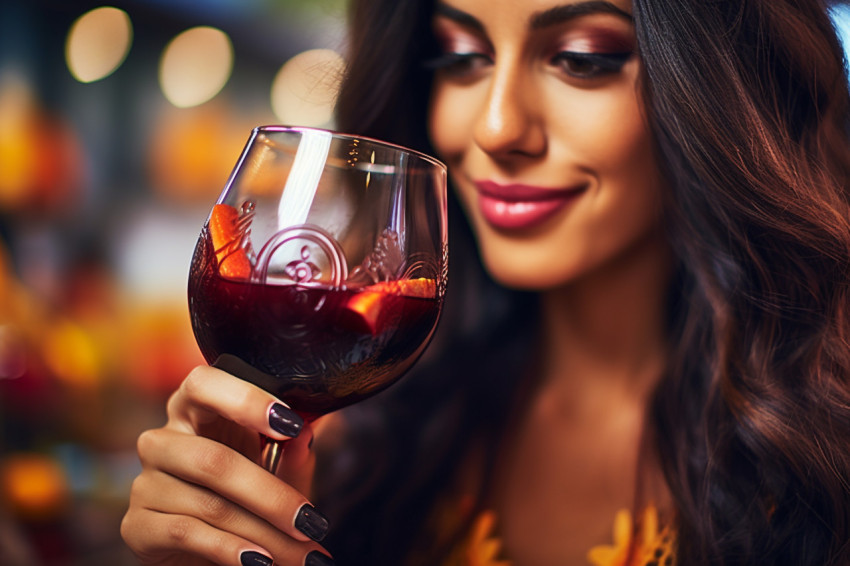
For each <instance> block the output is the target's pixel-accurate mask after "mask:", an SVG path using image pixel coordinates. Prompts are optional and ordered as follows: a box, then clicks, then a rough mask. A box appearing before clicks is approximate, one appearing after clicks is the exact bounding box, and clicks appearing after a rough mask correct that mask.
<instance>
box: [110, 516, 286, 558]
mask: <svg viewBox="0 0 850 566" xmlns="http://www.w3.org/2000/svg"><path fill="white" fill-rule="evenodd" d="M121 536H122V537H123V538H124V542H126V543H127V546H129V547H130V549H131V550H132V551H133V552H134V553H135V554H136V556H138V557H139V559H140V560H141V562H142V563H145V564H151V563H161V562H164V561H165V560H166V559H168V558H170V557H172V556H174V557H175V558H176V557H177V556H178V555H186V554H190V555H193V556H195V557H199V558H202V559H204V560H208V561H210V562H213V563H216V564H221V565H222V566H234V565H236V564H239V563H240V562H241V560H240V558H241V556H242V554H243V553H256V554H258V555H260V556H271V554H272V553H271V552H269V551H267V550H265V549H263V548H261V547H259V546H257V545H256V544H253V543H252V542H251V541H249V540H246V539H243V538H241V537H239V536H236V535H233V534H231V533H227V532H222V531H220V530H218V529H216V528H215V527H213V526H211V525H208V524H207V523H205V522H203V521H201V520H200V519H198V518H196V517H191V516H188V515H168V514H164V513H159V512H156V511H151V510H149V509H138V508H133V507H132V506H131V508H130V510H129V511H128V512H127V514H126V515H125V516H124V520H123V521H122V522H121ZM248 555H249V556H250V554H248ZM190 563H191V562H190Z"/></svg>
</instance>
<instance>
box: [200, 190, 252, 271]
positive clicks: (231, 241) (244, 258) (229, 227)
mask: <svg viewBox="0 0 850 566" xmlns="http://www.w3.org/2000/svg"><path fill="white" fill-rule="evenodd" d="M238 222H239V212H238V211H237V210H236V209H235V208H234V207H232V206H230V205H229V204H217V205H215V206H214V207H213V209H212V213H211V214H210V223H209V230H210V237H211V238H212V244H213V249H214V250H215V257H216V259H217V260H218V272H219V273H220V274H221V275H222V276H223V277H227V278H230V279H248V277H250V276H251V262H250V261H249V260H248V254H247V253H246V252H245V248H243V247H242V246H241V245H240V243H241V239H242V233H241V232H240V231H239V227H238Z"/></svg>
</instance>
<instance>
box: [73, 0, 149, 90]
mask: <svg viewBox="0 0 850 566" xmlns="http://www.w3.org/2000/svg"><path fill="white" fill-rule="evenodd" d="M132 40H133V26H132V24H131V22H130V16H128V15H127V13H126V12H124V11H123V10H119V9H118V8H113V7H111V6H104V7H102V8H95V9H94V10H90V11H89V12H86V13H85V14H83V15H82V16H80V17H79V18H78V19H77V20H76V21H75V22H74V24H73V25H72V26H71V29H70V30H69V31H68V37H67V41H66V43H65V60H66V62H67V64H68V69H69V70H70V71H71V74H72V75H73V76H74V78H75V79H77V80H78V81H80V82H83V83H90V82H93V81H97V80H100V79H102V78H104V77H108V76H109V75H111V74H112V73H113V72H114V71H115V70H116V69H117V68H118V67H120V66H121V63H123V62H124V59H125V58H126V57H127V54H128V53H129V52H130V45H131V43H132Z"/></svg>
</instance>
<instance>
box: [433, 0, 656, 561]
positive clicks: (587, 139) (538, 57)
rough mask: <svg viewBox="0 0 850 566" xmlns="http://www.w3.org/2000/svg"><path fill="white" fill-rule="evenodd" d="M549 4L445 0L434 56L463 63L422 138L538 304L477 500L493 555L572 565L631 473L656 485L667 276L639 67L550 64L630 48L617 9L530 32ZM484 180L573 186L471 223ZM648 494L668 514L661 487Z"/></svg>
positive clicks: (479, 229)
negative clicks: (518, 403)
mask: <svg viewBox="0 0 850 566" xmlns="http://www.w3.org/2000/svg"><path fill="white" fill-rule="evenodd" d="M566 4H575V3H570V2H567V3H566ZM559 5H561V6H563V5H565V4H559V3H556V2H553V1H552V0H534V1H525V2H515V1H511V0H449V1H448V2H447V3H445V4H444V6H447V7H448V8H442V9H440V10H439V11H438V15H437V16H436V17H435V19H434V29H435V31H436V34H437V37H438V38H439V39H440V43H441V47H442V49H443V51H444V52H447V53H466V54H470V53H473V54H475V56H468V57H466V58H465V63H464V64H463V65H453V66H448V67H444V68H442V69H440V70H439V71H438V73H437V77H436V84H435V87H434V94H433V98H432V107H431V114H430V116H431V118H430V123H429V129H430V136H431V140H432V143H433V144H434V146H435V148H436V150H437V153H438V154H439V155H440V156H441V157H442V158H443V159H444V160H445V161H446V163H447V165H448V167H449V172H450V175H451V176H452V181H453V184H454V186H455V188H456V190H457V191H458V193H459V196H460V199H461V201H462V203H463V206H464V208H465V211H466V213H467V215H468V217H469V218H470V220H471V222H472V225H473V228H474V231H475V234H476V238H477V242H478V247H479V250H480V253H481V255H482V257H483V260H484V264H485V267H486V268H487V269H488V270H489V272H490V273H491V275H492V276H493V277H494V278H495V279H496V280H498V281H500V282H502V283H503V284H505V285H508V286H513V287H518V288H524V289H533V290H538V291H540V292H541V295H542V301H543V309H542V312H543V324H544V328H545V332H544V336H545V337H546V338H545V342H544V343H543V344H541V350H540V356H541V358H540V359H541V361H542V364H541V365H542V371H543V375H542V376H541V381H540V383H541V385H540V388H539V389H538V390H537V391H536V393H535V395H534V397H533V398H532V400H531V403H530V405H529V407H528V408H527V409H526V410H525V412H524V413H523V414H522V416H521V419H520V420H519V421H518V425H517V427H516V428H515V429H514V435H513V438H511V439H508V440H507V441H506V442H505V443H504V448H503V454H502V457H501V460H500V462H501V465H500V468H499V470H497V482H496V488H495V490H494V494H493V496H492V498H491V499H492V501H491V505H492V506H493V507H494V508H495V509H496V510H497V511H498V514H499V516H500V520H501V524H500V533H501V534H502V536H503V537H504V544H505V548H506V551H507V555H508V556H510V557H511V559H513V560H514V561H515V562H516V563H517V564H522V565H523V566H533V565H537V564H540V565H545V564H582V563H585V555H586V553H587V551H588V549H589V548H590V547H591V546H592V545H593V544H604V543H610V536H611V534H610V533H611V525H612V520H613V517H614V515H615V513H616V511H617V510H618V509H621V508H631V507H632V506H633V504H634V502H635V497H636V488H637V485H636V473H637V472H636V471H637V469H638V466H639V463H640V464H641V465H643V466H644V467H645V469H646V472H648V474H649V477H650V481H648V482H647V485H656V486H657V485H661V484H662V482H660V481H657V482H654V481H652V480H653V479H659V478H660V475H659V473H658V470H657V468H655V466H654V462H652V461H651V459H650V460H646V459H644V460H640V450H639V446H640V445H641V440H642V439H641V431H642V429H643V425H644V411H645V407H646V403H647V399H648V395H649V392H650V390H651V389H652V386H653V385H654V384H655V383H656V382H657V380H658V378H659V376H660V373H661V370H662V368H663V363H664V354H665V344H664V342H665V340H664V326H663V313H664V307H663V304H664V292H665V289H666V285H667V283H668V281H669V276H670V266H671V255H670V250H669V246H668V245H667V243H666V241H665V240H664V238H663V235H662V230H661V217H660V210H661V197H662V194H663V189H664V187H663V183H662V181H661V176H660V173H659V169H658V166H657V159H656V156H655V155H654V154H653V149H652V148H653V144H652V141H651V137H650V133H649V128H648V125H647V123H646V120H645V115H644V111H643V103H642V100H641V97H640V94H639V87H638V77H639V74H640V60H639V58H638V57H637V55H632V56H631V57H629V58H628V59H627V60H626V62H625V63H624V64H623V65H622V67H621V68H617V69H615V70H612V71H611V72H607V73H605V72H602V73H600V72H598V69H596V70H595V71H594V70H593V69H592V68H588V67H587V66H582V65H578V64H576V62H575V61H570V60H569V58H567V59H566V60H564V58H558V57H557V54H558V53H561V52H563V51H577V52H583V53H586V52H591V53H594V52H602V53H608V52H612V51H622V50H623V49H624V48H626V49H628V50H629V51H632V50H634V27H633V24H632V21H631V19H630V15H629V13H630V10H631V6H630V3H629V2H622V1H615V2H613V3H612V4H610V5H608V6H607V7H606V8H605V9H604V11H598V10H594V11H593V13H589V14H585V15H582V16H581V17H571V18H561V19H557V18H550V21H549V23H548V25H545V26H534V25H533V24H532V23H531V22H532V21H533V20H534V19H535V17H536V16H539V15H540V14H543V13H546V11H547V10H549V9H551V8H553V7H555V6H559ZM612 6H613V7H615V8H617V10H611V9H610V8H611V7H612ZM550 14H551V12H550ZM482 179H483V180H490V181H495V182H498V183H500V184H516V183H521V184H526V185H533V186H537V187H544V188H552V189H557V188H561V187H581V190H582V192H581V194H580V195H579V196H578V197H577V198H575V199H574V200H573V201H572V202H570V203H569V204H568V205H567V206H566V207H564V208H563V209H561V210H560V211H559V212H558V213H557V214H556V215H555V216H553V217H550V218H548V219H547V220H545V221H544V222H542V223H539V224H538V225H535V226H532V227H529V228H527V229H522V230H504V229H500V228H499V227H498V226H494V225H492V224H491V223H489V222H488V221H487V219H486V218H485V216H484V215H483V214H482V211H481V209H480V206H479V198H480V195H479V193H478V190H477V189H476V186H475V181H480V180H482ZM648 491H649V492H648V493H645V494H643V495H642V496H643V497H646V498H649V499H652V500H653V501H655V502H656V503H657V504H658V505H661V506H662V507H663V506H664V505H665V504H666V497H667V495H666V493H665V491H664V490H663V488H656V489H649V490H648Z"/></svg>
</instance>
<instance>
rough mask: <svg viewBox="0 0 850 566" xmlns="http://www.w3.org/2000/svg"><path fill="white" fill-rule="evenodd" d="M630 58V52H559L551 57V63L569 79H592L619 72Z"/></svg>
mask: <svg viewBox="0 0 850 566" xmlns="http://www.w3.org/2000/svg"><path fill="white" fill-rule="evenodd" d="M631 56H632V54H631V52H628V51H627V52H622V53H582V52H578V51H561V52H560V53H558V54H556V55H555V56H554V57H552V60H551V62H552V63H553V64H554V65H557V66H558V67H560V68H561V69H563V71H564V72H565V73H567V74H568V75H570V76H571V77H576V78H579V79H593V78H596V77H601V76H603V75H610V74H614V73H617V72H619V71H620V69H622V68H623V65H625V64H626V61H628V60H629V58H630V57H631Z"/></svg>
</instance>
